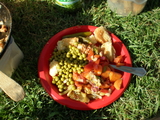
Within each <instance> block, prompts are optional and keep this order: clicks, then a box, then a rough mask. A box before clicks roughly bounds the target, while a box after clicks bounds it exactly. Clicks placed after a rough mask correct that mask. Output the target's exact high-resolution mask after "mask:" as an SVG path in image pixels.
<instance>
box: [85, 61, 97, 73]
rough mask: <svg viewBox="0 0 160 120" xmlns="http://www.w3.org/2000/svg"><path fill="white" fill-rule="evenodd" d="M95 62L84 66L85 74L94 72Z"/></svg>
mask: <svg viewBox="0 0 160 120" xmlns="http://www.w3.org/2000/svg"><path fill="white" fill-rule="evenodd" d="M94 66H95V62H93V61H90V62H89V63H88V64H87V65H85V66H84V72H90V71H92V70H94Z"/></svg>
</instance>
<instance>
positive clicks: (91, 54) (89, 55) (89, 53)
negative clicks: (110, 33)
mask: <svg viewBox="0 0 160 120" xmlns="http://www.w3.org/2000/svg"><path fill="white" fill-rule="evenodd" d="M92 56H94V52H93V50H89V52H88V56H87V60H89V61H90V60H92V59H91V58H92Z"/></svg>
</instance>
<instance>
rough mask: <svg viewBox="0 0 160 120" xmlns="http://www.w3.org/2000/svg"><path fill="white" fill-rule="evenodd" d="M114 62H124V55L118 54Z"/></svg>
mask: <svg viewBox="0 0 160 120" xmlns="http://www.w3.org/2000/svg"><path fill="white" fill-rule="evenodd" d="M113 62H114V63H116V64H117V63H123V62H124V57H123V56H122V55H119V56H117V57H116V58H114V60H113Z"/></svg>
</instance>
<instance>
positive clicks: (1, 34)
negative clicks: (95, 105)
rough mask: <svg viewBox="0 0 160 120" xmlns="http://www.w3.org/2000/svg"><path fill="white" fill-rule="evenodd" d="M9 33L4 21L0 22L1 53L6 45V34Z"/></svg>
mask: <svg viewBox="0 0 160 120" xmlns="http://www.w3.org/2000/svg"><path fill="white" fill-rule="evenodd" d="M7 31H8V29H7V26H6V25H4V24H3V21H0V52H2V50H3V48H4V45H5V43H6V39H7V36H6V34H5V33H6V32H7Z"/></svg>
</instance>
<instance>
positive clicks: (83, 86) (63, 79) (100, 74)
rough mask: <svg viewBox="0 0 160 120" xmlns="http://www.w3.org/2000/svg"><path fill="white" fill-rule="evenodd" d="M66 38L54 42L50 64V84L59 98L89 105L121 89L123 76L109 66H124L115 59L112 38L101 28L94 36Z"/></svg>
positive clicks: (86, 34)
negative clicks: (64, 97) (65, 96)
mask: <svg viewBox="0 0 160 120" xmlns="http://www.w3.org/2000/svg"><path fill="white" fill-rule="evenodd" d="M84 33H85V34H84ZM67 36H68V37H66V36H65V37H63V38H62V40H59V41H58V42H57V46H56V48H55V49H54V51H53V55H52V57H51V58H50V65H49V74H50V76H51V77H52V83H53V84H54V85H56V86H57V88H58V90H59V94H60V95H67V96H68V97H69V98H71V99H73V100H77V101H80V102H83V103H89V102H90V100H93V99H102V97H103V96H110V95H111V93H112V92H113V90H114V89H117V90H119V89H121V86H122V81H123V80H122V74H121V73H118V72H116V71H115V70H114V69H113V68H112V67H111V66H110V65H109V64H110V63H112V64H119V63H123V62H124V59H122V58H123V57H122V56H116V51H115V49H114V47H113V45H112V39H111V36H110V34H109V33H108V32H107V30H106V29H105V28H104V27H102V26H101V27H98V28H96V29H95V31H94V32H93V33H90V32H83V33H77V34H72V35H67Z"/></svg>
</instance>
